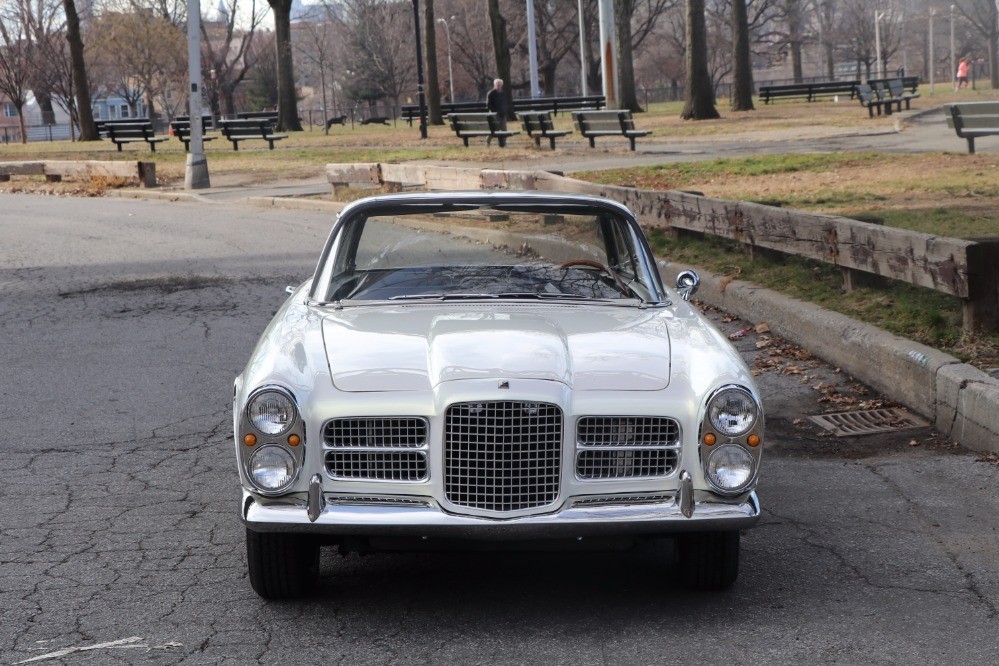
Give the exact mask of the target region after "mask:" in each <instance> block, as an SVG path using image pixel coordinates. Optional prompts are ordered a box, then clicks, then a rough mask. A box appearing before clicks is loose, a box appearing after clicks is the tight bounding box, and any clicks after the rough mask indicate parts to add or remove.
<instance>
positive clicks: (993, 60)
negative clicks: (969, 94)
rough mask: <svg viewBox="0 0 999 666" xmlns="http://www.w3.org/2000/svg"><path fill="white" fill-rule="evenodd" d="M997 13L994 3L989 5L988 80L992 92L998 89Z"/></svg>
mask: <svg viewBox="0 0 999 666" xmlns="http://www.w3.org/2000/svg"><path fill="white" fill-rule="evenodd" d="M997 13H999V7H997V6H996V4H995V3H994V2H990V3H989V25H990V26H992V31H991V34H990V36H989V40H988V41H989V79H990V81H991V82H992V90H997V89H999V46H997V41H999V30H997V28H996V18H997V16H996V14H997Z"/></svg>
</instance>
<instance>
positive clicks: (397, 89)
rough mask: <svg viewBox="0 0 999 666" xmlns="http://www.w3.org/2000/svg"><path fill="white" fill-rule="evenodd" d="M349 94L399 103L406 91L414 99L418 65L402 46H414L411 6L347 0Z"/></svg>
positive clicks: (347, 80)
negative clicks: (386, 99)
mask: <svg viewBox="0 0 999 666" xmlns="http://www.w3.org/2000/svg"><path fill="white" fill-rule="evenodd" d="M344 4H345V10H346V12H345V17H344V20H345V22H346V31H347V35H348V36H347V39H346V44H345V46H347V49H346V52H345V53H344V65H345V70H346V77H347V78H346V81H345V84H346V92H347V95H348V96H349V97H350V98H351V99H355V100H362V101H367V102H369V103H371V104H373V103H374V102H375V101H376V100H379V99H384V98H389V99H391V100H392V101H393V103H396V104H398V103H399V102H400V101H401V99H402V97H403V95H404V94H406V92H407V91H408V92H411V93H412V94H413V97H414V98H415V90H416V62H415V60H414V59H413V52H412V51H411V50H409V49H400V48H399V45H400V44H412V43H413V10H412V5H409V6H407V5H406V4H404V3H384V2H380V1H379V0H347V1H346V2H345V3H344Z"/></svg>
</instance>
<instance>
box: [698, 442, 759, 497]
mask: <svg viewBox="0 0 999 666" xmlns="http://www.w3.org/2000/svg"><path fill="white" fill-rule="evenodd" d="M708 477H710V479H711V483H712V484H714V485H715V486H716V487H717V488H718V489H719V490H725V491H732V492H734V491H739V490H742V489H743V488H744V487H745V486H746V484H748V483H749V481H750V480H751V479H752V478H753V456H752V454H750V453H749V451H747V450H746V449H744V448H742V447H741V446H738V445H737V444H726V445H724V446H720V447H718V448H717V449H715V450H714V451H712V452H711V455H710V456H709V457H708Z"/></svg>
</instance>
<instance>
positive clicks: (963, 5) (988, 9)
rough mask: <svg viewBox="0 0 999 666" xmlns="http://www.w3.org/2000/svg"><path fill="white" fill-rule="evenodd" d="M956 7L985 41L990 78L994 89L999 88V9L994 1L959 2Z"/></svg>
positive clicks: (961, 0) (973, 0)
mask: <svg viewBox="0 0 999 666" xmlns="http://www.w3.org/2000/svg"><path fill="white" fill-rule="evenodd" d="M956 6H957V10H958V11H959V12H960V13H961V16H963V17H964V18H965V19H967V21H968V23H970V24H971V26H972V27H973V28H974V30H975V32H977V33H978V34H979V35H980V36H981V38H982V39H984V40H985V44H986V46H985V50H986V52H987V53H988V57H989V75H990V76H989V78H990V80H991V83H992V88H993V89H996V88H999V52H997V43H999V28H997V20H996V19H997V16H996V12H997V11H999V7H997V6H996V3H995V2H994V0H958V2H957V5H956ZM973 64H974V63H972V65H973ZM952 66H954V65H952Z"/></svg>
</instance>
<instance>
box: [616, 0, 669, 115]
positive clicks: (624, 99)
mask: <svg viewBox="0 0 999 666" xmlns="http://www.w3.org/2000/svg"><path fill="white" fill-rule="evenodd" d="M676 5H677V2H676V0H614V14H615V26H616V29H617V51H618V85H619V87H620V90H619V91H618V100H619V102H620V104H621V108H623V109H629V110H630V111H641V110H642V109H641V107H640V106H639V105H638V96H637V95H636V92H635V65H634V55H633V54H634V53H635V51H637V50H638V49H640V48H641V46H642V43H643V42H644V41H645V38H646V37H648V36H649V34H651V33H652V31H653V30H654V29H655V27H656V24H657V23H658V22H659V19H660V18H661V17H662V16H663V14H665V13H666V12H667V11H669V10H670V9H672V8H673V7H675V6H676Z"/></svg>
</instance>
